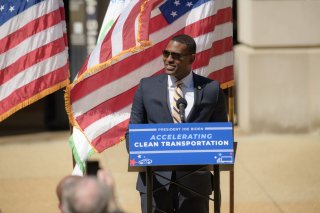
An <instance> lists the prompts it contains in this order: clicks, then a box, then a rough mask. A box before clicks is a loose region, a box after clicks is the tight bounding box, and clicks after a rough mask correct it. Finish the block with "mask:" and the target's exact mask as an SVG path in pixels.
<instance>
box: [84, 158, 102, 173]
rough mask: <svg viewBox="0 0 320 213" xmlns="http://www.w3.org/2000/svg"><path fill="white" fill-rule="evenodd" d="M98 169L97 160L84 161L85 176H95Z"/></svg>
mask: <svg viewBox="0 0 320 213" xmlns="http://www.w3.org/2000/svg"><path fill="white" fill-rule="evenodd" d="M99 169H100V167H99V161H97V160H88V161H86V171H87V175H94V176H97V173H98V170H99Z"/></svg>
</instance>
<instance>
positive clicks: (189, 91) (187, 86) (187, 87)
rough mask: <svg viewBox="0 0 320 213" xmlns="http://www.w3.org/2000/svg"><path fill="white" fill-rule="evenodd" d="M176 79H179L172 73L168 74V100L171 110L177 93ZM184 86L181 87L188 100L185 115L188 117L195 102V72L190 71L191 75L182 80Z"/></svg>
mask: <svg viewBox="0 0 320 213" xmlns="http://www.w3.org/2000/svg"><path fill="white" fill-rule="evenodd" d="M176 81H177V79H176V78H175V77H173V76H171V75H168V93H169V97H168V98H169V100H168V105H169V109H170V112H172V110H173V107H172V106H173V103H174V100H173V96H174V93H175V87H176ZM181 81H182V82H183V86H182V87H181V89H182V92H183V95H184V98H185V99H186V101H187V103H188V104H187V108H186V109H185V116H186V118H188V116H189V114H190V111H191V109H192V107H193V103H194V88H193V73H192V72H190V73H189V75H187V76H186V77H184V78H183V79H182V80H181Z"/></svg>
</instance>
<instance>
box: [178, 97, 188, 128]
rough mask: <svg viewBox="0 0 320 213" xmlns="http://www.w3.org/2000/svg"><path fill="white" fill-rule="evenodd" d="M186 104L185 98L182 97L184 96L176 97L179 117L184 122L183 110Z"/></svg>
mask: <svg viewBox="0 0 320 213" xmlns="http://www.w3.org/2000/svg"><path fill="white" fill-rule="evenodd" d="M187 105H188V103H187V100H186V99H184V98H179V99H178V101H177V108H178V109H179V114H180V118H181V122H182V123H184V122H186V118H185V112H184V110H185V109H186V107H187Z"/></svg>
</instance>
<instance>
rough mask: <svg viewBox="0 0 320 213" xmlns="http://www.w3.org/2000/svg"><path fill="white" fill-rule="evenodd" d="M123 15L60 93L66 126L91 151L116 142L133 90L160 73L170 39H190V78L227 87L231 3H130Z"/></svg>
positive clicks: (125, 122)
mask: <svg viewBox="0 0 320 213" xmlns="http://www.w3.org/2000/svg"><path fill="white" fill-rule="evenodd" d="M123 11H124V12H122V13H121V14H120V16H119V18H118V19H117V21H116V22H115V24H114V25H113V26H112V28H111V30H110V31H109V33H108V34H107V35H106V36H105V38H104V39H103V40H102V41H101V43H99V44H98V45H97V46H96V48H95V49H94V50H93V52H92V53H91V54H90V55H89V57H88V58H87V59H86V61H85V63H84V65H83V67H82V68H81V70H80V71H79V74H78V77H77V79H76V80H75V81H74V82H73V83H72V84H71V85H70V86H69V87H68V88H67V91H66V109H67V112H68V114H69V119H70V121H71V123H72V124H73V125H74V126H76V127H78V128H79V129H80V130H81V131H82V132H83V133H84V134H85V136H86V137H87V139H88V141H89V142H90V143H91V145H92V146H93V147H94V148H95V150H96V151H97V152H102V151H103V150H104V149H106V148H108V147H111V146H113V145H114V144H116V143H118V142H119V141H120V140H121V139H122V137H123V135H124V133H125V131H126V129H127V125H128V121H129V116H130V109H131V104H132V100H133V95H134V92H135V91H136V89H137V85H138V84H139V81H140V79H141V78H143V77H148V76H152V75H157V74H159V73H162V72H163V62H162V54H161V53H162V50H163V49H164V48H165V47H166V45H167V43H168V42H169V40H170V38H171V37H172V36H173V35H177V34H182V33H184V34H188V35H190V36H192V37H193V38H194V39H195V41H196V43H197V54H196V61H195V63H194V65H193V70H194V71H195V72H196V73H198V74H200V75H203V76H207V77H209V78H214V79H216V80H218V81H220V82H221V83H222V87H228V86H231V85H232V84H233V44H232V31H233V27H232V0H174V1H170V0H169V1H164V0H132V2H131V3H130V4H129V5H128V6H127V8H126V9H125V10H123ZM159 116H161V115H159Z"/></svg>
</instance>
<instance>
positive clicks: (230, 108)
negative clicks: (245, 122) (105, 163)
mask: <svg viewBox="0 0 320 213" xmlns="http://www.w3.org/2000/svg"><path fill="white" fill-rule="evenodd" d="M233 87H234V86H231V87H228V114H229V121H230V122H232V126H234V125H233V124H234V88H233ZM232 129H233V128H232ZM233 135H234V134H233ZM229 172H230V173H229V175H230V179H229V184H230V192H229V193H230V213H234V165H233V168H232V169H231V170H230V171H229Z"/></svg>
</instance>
